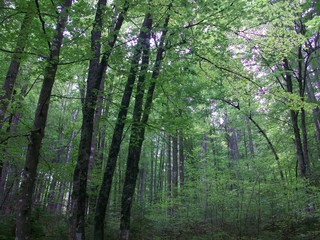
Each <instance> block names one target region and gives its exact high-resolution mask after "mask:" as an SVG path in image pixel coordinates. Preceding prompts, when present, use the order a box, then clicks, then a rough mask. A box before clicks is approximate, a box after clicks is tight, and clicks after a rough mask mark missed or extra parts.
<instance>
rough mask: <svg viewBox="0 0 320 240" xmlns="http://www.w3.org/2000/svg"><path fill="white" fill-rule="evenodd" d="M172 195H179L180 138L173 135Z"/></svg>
mask: <svg viewBox="0 0 320 240" xmlns="http://www.w3.org/2000/svg"><path fill="white" fill-rule="evenodd" d="M172 196H173V198H176V197H177V196H178V139H177V135H175V136H173V137H172Z"/></svg>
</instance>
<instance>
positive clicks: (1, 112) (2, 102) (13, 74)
mask: <svg viewBox="0 0 320 240" xmlns="http://www.w3.org/2000/svg"><path fill="white" fill-rule="evenodd" d="M33 4H34V2H33V1H29V3H28V6H27V8H26V9H25V11H26V14H25V16H24V19H23V21H22V24H21V28H20V32H19V36H18V38H17V45H16V48H15V50H14V53H13V55H12V59H11V63H10V66H9V69H8V72H7V75H6V79H5V82H4V85H3V87H2V91H3V92H4V94H3V95H2V93H1V92H0V131H1V129H2V126H3V123H4V121H5V116H6V112H7V109H8V106H9V102H10V100H11V97H12V93H13V88H14V85H15V82H16V80H17V76H18V73H19V69H20V62H21V58H22V56H23V52H24V49H25V47H26V45H27V42H28V36H29V33H30V25H31V21H32V18H33V9H34V6H33ZM0 138H1V137H0Z"/></svg>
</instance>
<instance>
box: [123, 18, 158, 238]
mask: <svg viewBox="0 0 320 240" xmlns="http://www.w3.org/2000/svg"><path fill="white" fill-rule="evenodd" d="M151 28H152V18H151V14H150V13H147V14H146V16H145V20H144V22H143V26H142V28H141V46H142V57H141V67H140V73H139V78H138V83H137V91H136V96H135V104H134V108H133V122H132V127H131V135H130V141H129V150H128V157H127V168H126V174H125V180H124V186H123V192H122V199H121V219H120V238H121V239H123V240H124V239H126V240H127V239H129V230H130V212H131V206H132V199H133V195H134V189H135V186H136V181H137V176H138V172H139V160H140V155H141V148H142V142H143V140H144V126H142V122H141V116H142V107H143V96H144V90H145V80H146V74H147V71H148V67H149V54H150V37H151Z"/></svg>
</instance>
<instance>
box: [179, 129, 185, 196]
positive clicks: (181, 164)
mask: <svg viewBox="0 0 320 240" xmlns="http://www.w3.org/2000/svg"><path fill="white" fill-rule="evenodd" d="M178 141H179V143H178V144H179V178H180V189H181V190H182V188H183V186H184V151H183V132H182V130H180V131H179V139H178Z"/></svg>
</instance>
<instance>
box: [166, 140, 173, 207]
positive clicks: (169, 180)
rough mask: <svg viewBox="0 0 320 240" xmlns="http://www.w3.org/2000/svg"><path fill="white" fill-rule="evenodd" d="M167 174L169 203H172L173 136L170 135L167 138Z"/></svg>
mask: <svg viewBox="0 0 320 240" xmlns="http://www.w3.org/2000/svg"><path fill="white" fill-rule="evenodd" d="M166 172H167V201H168V202H170V201H171V192H172V191H171V183H172V180H171V177H172V174H171V136H170V134H168V137H167V163H166Z"/></svg>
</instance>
